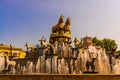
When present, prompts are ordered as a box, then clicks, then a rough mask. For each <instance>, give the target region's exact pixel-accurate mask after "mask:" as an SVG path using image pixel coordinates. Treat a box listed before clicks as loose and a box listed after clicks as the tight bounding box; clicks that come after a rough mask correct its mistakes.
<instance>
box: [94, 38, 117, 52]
mask: <svg viewBox="0 0 120 80" xmlns="http://www.w3.org/2000/svg"><path fill="white" fill-rule="evenodd" d="M92 41H93V43H94V44H95V45H96V46H101V47H104V48H105V50H106V51H112V49H117V47H118V45H117V44H116V42H115V40H112V39H108V38H104V39H103V40H99V39H97V37H94V38H93V39H92Z"/></svg>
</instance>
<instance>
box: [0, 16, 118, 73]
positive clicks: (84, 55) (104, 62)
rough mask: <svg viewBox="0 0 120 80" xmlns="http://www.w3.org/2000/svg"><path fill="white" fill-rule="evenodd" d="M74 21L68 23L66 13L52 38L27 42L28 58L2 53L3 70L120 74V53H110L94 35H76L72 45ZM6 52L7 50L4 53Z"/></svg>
mask: <svg viewBox="0 0 120 80" xmlns="http://www.w3.org/2000/svg"><path fill="white" fill-rule="evenodd" d="M70 21H71V19H70V18H69V17H68V18H67V20H66V22H65V25H64V24H63V23H64V16H63V15H62V16H61V17H60V19H59V21H58V23H57V24H56V25H55V26H53V28H52V33H51V35H50V41H47V40H46V38H45V37H42V38H41V39H40V40H39V41H40V44H38V45H37V46H29V45H28V44H27V43H26V45H25V46H26V54H27V55H26V58H24V59H17V58H12V59H10V58H9V57H8V56H2V55H1V56H0V60H1V62H0V65H3V66H0V72H1V73H2V72H3V71H4V70H9V72H8V73H7V74H10V73H12V74H41V73H45V74H83V73H84V72H87V73H89V72H93V73H94V72H97V73H99V74H110V73H112V74H120V69H119V67H120V59H119V56H113V55H112V52H111V54H107V53H106V51H105V49H104V48H102V47H100V46H96V45H94V44H93V43H92V38H91V37H88V36H86V37H84V38H81V39H77V38H75V39H74V41H73V43H74V46H72V45H71V43H72V40H71V31H70ZM3 54H4V53H3Z"/></svg>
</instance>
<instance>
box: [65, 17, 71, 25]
mask: <svg viewBox="0 0 120 80" xmlns="http://www.w3.org/2000/svg"><path fill="white" fill-rule="evenodd" d="M70 21H71V19H70V18H69V17H68V18H67V20H66V22H65V24H68V25H70Z"/></svg>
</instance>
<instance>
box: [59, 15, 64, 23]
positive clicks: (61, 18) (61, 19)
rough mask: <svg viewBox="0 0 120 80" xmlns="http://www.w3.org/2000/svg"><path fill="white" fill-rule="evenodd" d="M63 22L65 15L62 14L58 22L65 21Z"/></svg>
mask: <svg viewBox="0 0 120 80" xmlns="http://www.w3.org/2000/svg"><path fill="white" fill-rule="evenodd" d="M63 22H64V16H63V15H61V16H60V19H59V21H58V23H63Z"/></svg>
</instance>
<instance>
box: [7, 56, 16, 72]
mask: <svg viewBox="0 0 120 80" xmlns="http://www.w3.org/2000/svg"><path fill="white" fill-rule="evenodd" d="M6 63H7V66H6V69H7V70H8V67H9V66H11V67H12V69H13V68H15V66H16V62H15V61H10V60H9V57H8V56H6Z"/></svg>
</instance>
